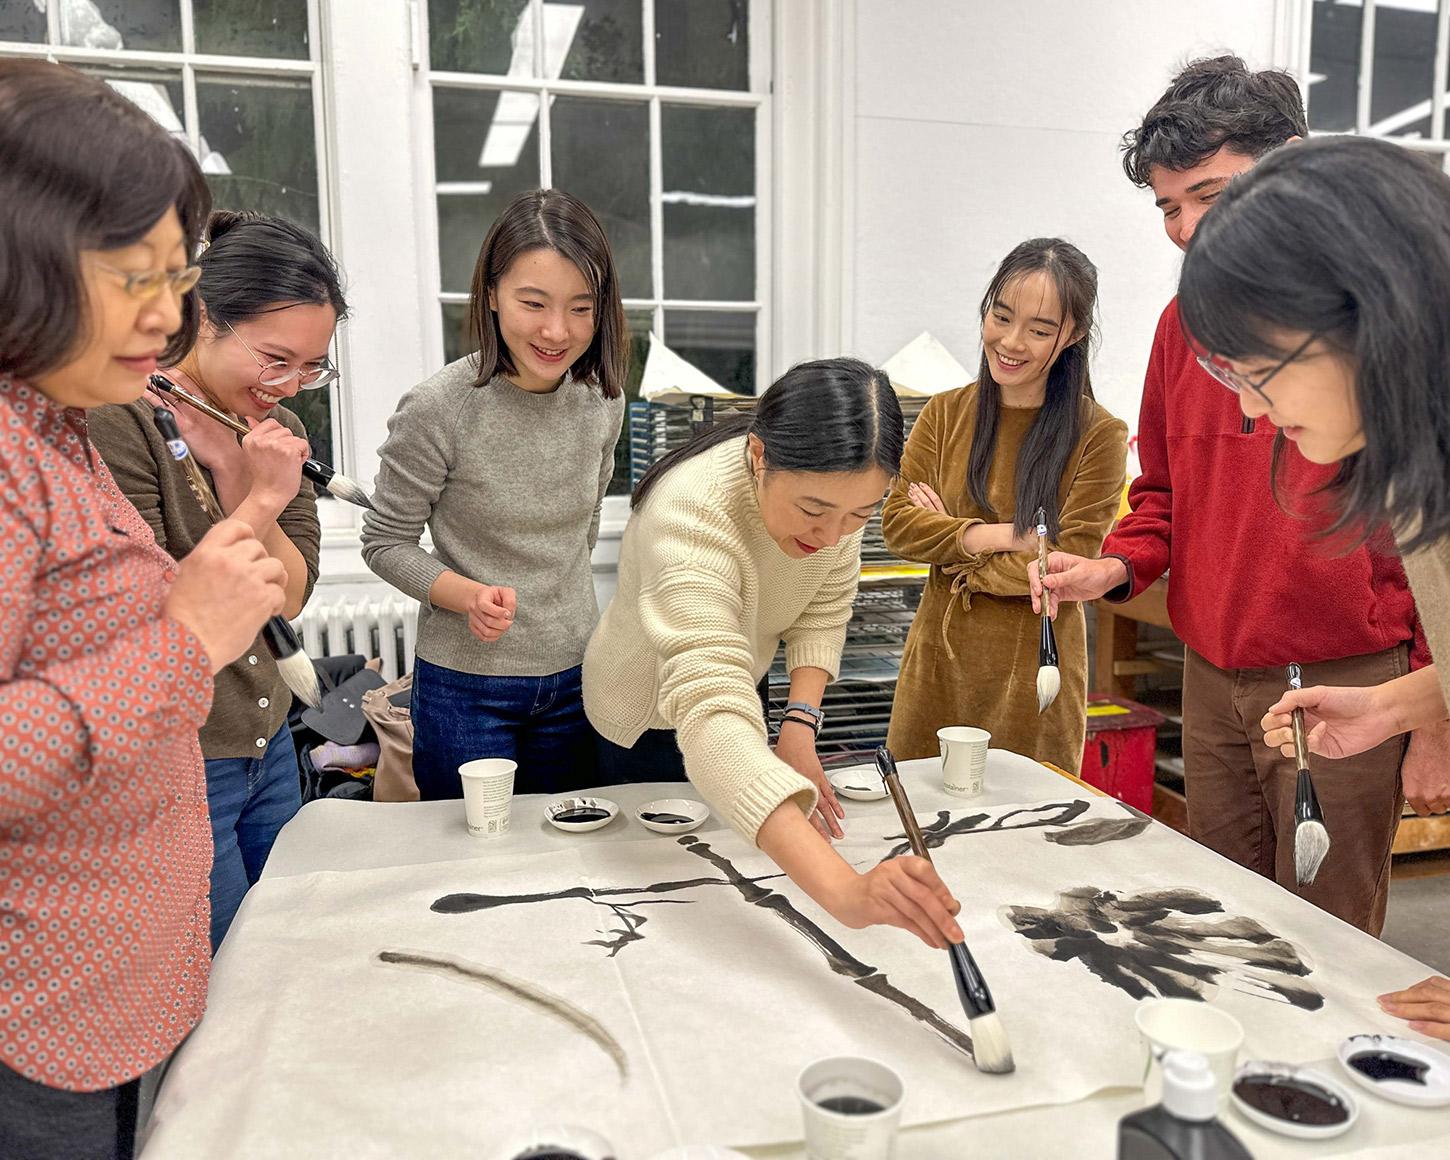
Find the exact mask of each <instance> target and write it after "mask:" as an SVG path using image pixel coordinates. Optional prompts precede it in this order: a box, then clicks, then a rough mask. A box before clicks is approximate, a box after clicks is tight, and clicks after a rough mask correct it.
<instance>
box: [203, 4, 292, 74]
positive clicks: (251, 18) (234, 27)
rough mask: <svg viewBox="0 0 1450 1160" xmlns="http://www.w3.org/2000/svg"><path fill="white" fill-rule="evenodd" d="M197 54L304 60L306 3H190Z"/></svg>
mask: <svg viewBox="0 0 1450 1160" xmlns="http://www.w3.org/2000/svg"><path fill="white" fill-rule="evenodd" d="M191 11H192V21H193V24H194V27H195V30H196V51H197V52H211V53H216V54H218V55H228V56H272V57H281V58H283V59H287V60H306V59H307V0H191Z"/></svg>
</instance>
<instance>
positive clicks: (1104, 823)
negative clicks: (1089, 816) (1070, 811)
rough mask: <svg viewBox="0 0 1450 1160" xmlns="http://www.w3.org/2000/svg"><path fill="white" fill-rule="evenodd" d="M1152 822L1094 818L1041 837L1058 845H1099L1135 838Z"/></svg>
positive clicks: (1135, 819)
mask: <svg viewBox="0 0 1450 1160" xmlns="http://www.w3.org/2000/svg"><path fill="white" fill-rule="evenodd" d="M1152 824H1153V819H1152V818H1142V817H1139V818H1121V819H1116V818H1095V819H1093V820H1092V821H1087V822H1078V823H1076V824H1075V825H1071V826H1065V827H1064V828H1063V829H1061V830H1058V831H1056V832H1055V833H1051V834H1044V835H1043V837H1045V838H1046V839H1047V840H1048V841H1049V842H1055V843H1056V844H1057V845H1059V846H1101V845H1102V844H1103V843H1104V842H1121V841H1122V840H1123V839H1125V838H1136V837H1137V836H1138V835H1139V834H1141V833H1142V832H1143V831H1144V830H1146V829H1147V828H1148V827H1149V826H1151V825H1152Z"/></svg>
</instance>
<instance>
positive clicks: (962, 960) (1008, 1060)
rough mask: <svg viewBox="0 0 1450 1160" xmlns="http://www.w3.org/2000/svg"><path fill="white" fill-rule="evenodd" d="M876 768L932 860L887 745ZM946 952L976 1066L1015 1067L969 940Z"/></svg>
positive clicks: (991, 1069) (909, 834)
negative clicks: (949, 959)
mask: <svg viewBox="0 0 1450 1160" xmlns="http://www.w3.org/2000/svg"><path fill="white" fill-rule="evenodd" d="M876 768H877V770H878V771H879V772H880V774H881V780H882V781H883V782H885V783H886V789H887V791H888V792H889V793H890V794H891V802H892V804H893V805H895V806H896V813H897V816H898V817H900V818H901V824H902V826H903V827H904V828H905V830H906V838H907V841H908V842H910V844H911V852H912V853H913V854H915V855H916V856H917V857H918V858H924V859H925V860H926V861H928V862H930V861H931V852H930V851H929V850H928V849H927V845H926V839H925V838H923V837H922V833H921V827H920V826H918V825H917V824H916V815H915V814H913V813H912V811H911V803H910V802H909V801H907V799H906V790H905V788H904V787H903V786H902V784H901V778H900V776H899V775H898V773H897V771H896V759H895V758H894V757H892V755H891V750H889V749H887V748H886V746H884V745H882V746H880V747H879V748H878V749H877V750H876ZM947 954H948V955H950V956H951V960H952V976H953V978H954V979H955V980H956V984H957V997H958V998H959V999H960V1000H961V1003H962V1010H963V1011H965V1012H966V1014H967V1024H968V1026H969V1027H970V1028H971V1031H972V1058H973V1060H974V1061H975V1062H976V1064H977V1069H978V1070H979V1071H984V1072H988V1073H990V1074H993V1075H1005V1074H1006V1073H1008V1072H1011V1071H1014V1070H1016V1067H1017V1065H1016V1063H1015V1062H1014V1061H1013V1059H1012V1045H1011V1043H1010V1042H1008V1039H1007V1029H1006V1028H1004V1027H1003V1026H1002V1020H1001V1019H1000V1018H998V1016H997V1005H996V1004H995V1003H994V1002H993V1001H992V992H991V991H989V990H988V989H987V980H986V979H984V978H982V972H981V970H980V969H979V968H978V967H977V962H976V960H975V959H973V958H972V952H971V951H970V950H968V949H967V944H966V942H959V943H948V944H947Z"/></svg>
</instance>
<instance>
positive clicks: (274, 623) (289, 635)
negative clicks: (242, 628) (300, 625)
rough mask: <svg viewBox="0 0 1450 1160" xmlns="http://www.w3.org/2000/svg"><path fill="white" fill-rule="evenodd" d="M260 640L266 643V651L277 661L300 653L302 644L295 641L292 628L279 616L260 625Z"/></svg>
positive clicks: (295, 636) (295, 635)
mask: <svg viewBox="0 0 1450 1160" xmlns="http://www.w3.org/2000/svg"><path fill="white" fill-rule="evenodd" d="M262 639H263V640H265V641H266V642H267V651H268V652H270V653H271V654H272V656H273V657H274V658H276V659H277V660H279V661H284V660H286V659H287V658H288V657H290V656H296V655H297V654H298V653H300V652H301V651H302V642H301V641H300V640H298V639H297V634H296V633H295V632H293V631H292V626H291V625H290V624H288V623H287V622H286V621H285V620H283V619H282V618H281V617H280V616H274V617H272V618H271V619H269V620H268V621H267V623H266V624H264V625H262Z"/></svg>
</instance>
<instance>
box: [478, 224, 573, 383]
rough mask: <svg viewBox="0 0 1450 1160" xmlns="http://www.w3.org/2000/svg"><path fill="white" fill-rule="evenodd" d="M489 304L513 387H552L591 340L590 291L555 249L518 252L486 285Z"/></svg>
mask: <svg viewBox="0 0 1450 1160" xmlns="http://www.w3.org/2000/svg"><path fill="white" fill-rule="evenodd" d="M488 308H489V309H490V310H492V311H493V312H494V315H495V316H496V317H497V318H498V330H499V334H500V335H501V336H502V338H503V344H504V346H506V347H507V348H508V352H509V355H510V356H511V357H512V359H513V364H514V373H513V374H511V375H509V376H508V379H509V381H510V382H512V383H513V384H514V385H515V386H518V387H522V388H523V389H524V390H526V391H532V392H534V393H535V394H547V393H548V392H549V391H552V390H553V389H554V388H555V387H557V386H558V385H559V383H560V381H561V380H562V379H563V377H564V372H566V371H567V370H568V369H569V368H570V367H571V366H573V365H574V364H575V363H576V362H578V361H579V359H580V358H582V357H583V355H584V353H585V352H586V351H587V350H588V349H589V344H590V343H591V342H593V341H594V331H595V328H596V326H597V325H598V324H597V322H596V319H595V304H594V292H593V291H592V290H590V288H589V283H588V282H587V281H586V280H585V278H584V275H583V274H582V273H580V271H579V267H578V266H576V265H574V263H573V262H571V261H569V259H568V258H566V257H564V256H563V255H562V254H560V253H558V252H557V251H555V250H547V249H538V250H528V251H526V252H525V253H522V254H520V255H519V256H518V257H517V258H515V259H514V260H513V262H512V263H511V264H510V265H509V268H508V269H507V270H505V271H504V272H503V274H502V275H500V276H499V279H498V282H497V283H496V284H495V285H494V286H493V287H491V288H490V289H489V292H488Z"/></svg>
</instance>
